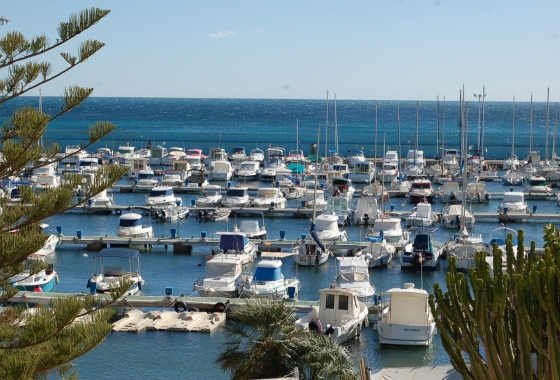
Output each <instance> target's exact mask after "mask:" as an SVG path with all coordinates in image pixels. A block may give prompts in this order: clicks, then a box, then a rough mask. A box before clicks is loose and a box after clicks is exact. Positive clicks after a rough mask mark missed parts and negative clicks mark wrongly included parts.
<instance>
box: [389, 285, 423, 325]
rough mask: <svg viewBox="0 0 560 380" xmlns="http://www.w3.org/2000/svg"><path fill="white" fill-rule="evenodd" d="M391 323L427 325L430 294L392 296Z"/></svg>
mask: <svg viewBox="0 0 560 380" xmlns="http://www.w3.org/2000/svg"><path fill="white" fill-rule="evenodd" d="M389 307H390V313H391V319H390V323H393V324H396V325H415V326H418V325H427V324H428V294H427V293H426V294H416V293H412V294H392V295H391V303H390V306H389Z"/></svg>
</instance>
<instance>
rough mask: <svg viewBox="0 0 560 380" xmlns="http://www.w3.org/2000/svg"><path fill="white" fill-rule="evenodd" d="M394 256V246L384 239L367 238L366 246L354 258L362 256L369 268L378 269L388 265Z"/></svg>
mask: <svg viewBox="0 0 560 380" xmlns="http://www.w3.org/2000/svg"><path fill="white" fill-rule="evenodd" d="M396 254H397V249H396V248H395V246H394V245H392V244H389V243H387V241H386V240H385V239H381V238H375V237H369V238H368V242H367V243H366V246H365V247H364V248H363V249H362V250H360V251H359V252H358V253H357V254H356V256H362V255H364V256H365V258H366V260H367V263H368V266H369V267H370V268H379V267H382V266H385V265H387V264H389V263H390V262H391V261H392V260H393V257H395V255H396Z"/></svg>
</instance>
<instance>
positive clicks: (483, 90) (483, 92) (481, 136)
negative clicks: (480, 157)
mask: <svg viewBox="0 0 560 380" xmlns="http://www.w3.org/2000/svg"><path fill="white" fill-rule="evenodd" d="M485 97H486V88H485V87H484V86H482V127H481V129H480V149H481V150H482V151H484V98H485Z"/></svg>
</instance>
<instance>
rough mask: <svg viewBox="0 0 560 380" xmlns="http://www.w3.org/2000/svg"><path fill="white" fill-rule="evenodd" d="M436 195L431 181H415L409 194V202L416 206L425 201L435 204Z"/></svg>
mask: <svg viewBox="0 0 560 380" xmlns="http://www.w3.org/2000/svg"><path fill="white" fill-rule="evenodd" d="M435 195H436V193H435V191H434V189H433V187H432V183H431V182H430V181H429V180H427V179H415V180H414V181H412V185H411V186H410V190H409V192H408V201H409V202H410V203H414V204H417V203H420V202H423V201H427V202H428V203H434V200H435Z"/></svg>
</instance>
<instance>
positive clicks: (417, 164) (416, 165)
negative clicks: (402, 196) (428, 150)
mask: <svg viewBox="0 0 560 380" xmlns="http://www.w3.org/2000/svg"><path fill="white" fill-rule="evenodd" d="M423 172H424V152H423V151H421V150H418V102H416V142H415V146H414V150H409V151H408V153H407V155H406V167H405V168H404V169H403V173H404V175H406V176H407V177H413V176H420V175H422V173H423Z"/></svg>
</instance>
